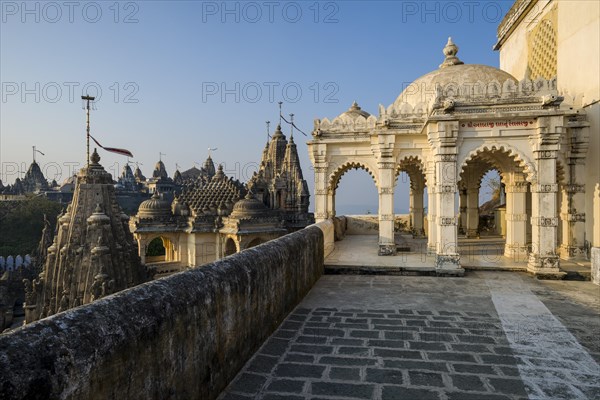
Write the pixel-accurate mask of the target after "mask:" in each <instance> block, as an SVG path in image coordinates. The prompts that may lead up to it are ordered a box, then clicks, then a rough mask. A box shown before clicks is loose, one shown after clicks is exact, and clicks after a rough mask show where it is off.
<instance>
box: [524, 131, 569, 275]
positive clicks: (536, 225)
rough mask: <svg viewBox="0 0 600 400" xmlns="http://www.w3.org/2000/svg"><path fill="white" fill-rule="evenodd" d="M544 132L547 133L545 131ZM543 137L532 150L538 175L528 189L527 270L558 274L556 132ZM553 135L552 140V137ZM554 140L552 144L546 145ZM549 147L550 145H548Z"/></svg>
mask: <svg viewBox="0 0 600 400" xmlns="http://www.w3.org/2000/svg"><path fill="white" fill-rule="evenodd" d="M544 136H546V135H544ZM547 136H549V137H548V138H546V137H544V139H545V141H544V142H542V143H543V144H544V145H541V146H538V148H537V149H536V150H535V151H534V157H535V162H536V172H537V179H536V183H534V184H533V185H532V190H531V208H532V209H531V212H532V216H531V242H532V243H531V253H530V254H529V261H528V264H527V270H528V271H529V272H531V273H533V274H534V275H536V276H540V277H544V278H560V277H562V276H564V273H563V272H561V271H560V269H559V266H560V262H559V258H558V256H557V254H556V240H557V233H558V232H557V227H558V210H557V191H558V184H557V182H556V153H557V150H558V135H547ZM553 136H556V137H553ZM552 139H554V140H552ZM552 141H554V142H555V143H556V144H555V146H551V145H548V144H547V143H548V142H552ZM548 147H550V148H549V149H548Z"/></svg>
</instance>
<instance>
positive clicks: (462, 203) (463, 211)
mask: <svg viewBox="0 0 600 400" xmlns="http://www.w3.org/2000/svg"><path fill="white" fill-rule="evenodd" d="M458 193H459V201H458V207H459V208H458V209H459V212H460V216H459V223H460V225H459V228H458V232H459V233H460V234H463V235H466V234H467V189H466V188H465V187H461V188H460V189H459V191H458Z"/></svg>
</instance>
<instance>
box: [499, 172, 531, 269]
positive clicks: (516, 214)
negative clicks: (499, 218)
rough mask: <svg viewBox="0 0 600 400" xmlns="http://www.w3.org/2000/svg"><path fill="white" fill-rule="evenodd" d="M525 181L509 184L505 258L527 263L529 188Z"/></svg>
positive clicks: (507, 188) (507, 187)
mask: <svg viewBox="0 0 600 400" xmlns="http://www.w3.org/2000/svg"><path fill="white" fill-rule="evenodd" d="M528 185H529V184H528V183H527V182H525V181H520V182H513V183H509V184H507V185H506V186H505V191H506V244H505V246H504V256H506V257H509V258H511V260H513V261H516V262H521V261H527V252H528V247H527V224H528V222H529V221H528V217H527V187H528Z"/></svg>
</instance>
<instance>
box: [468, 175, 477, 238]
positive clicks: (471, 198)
mask: <svg viewBox="0 0 600 400" xmlns="http://www.w3.org/2000/svg"><path fill="white" fill-rule="evenodd" d="M478 236H479V182H469V186H468V187H467V237H468V238H476V237H478Z"/></svg>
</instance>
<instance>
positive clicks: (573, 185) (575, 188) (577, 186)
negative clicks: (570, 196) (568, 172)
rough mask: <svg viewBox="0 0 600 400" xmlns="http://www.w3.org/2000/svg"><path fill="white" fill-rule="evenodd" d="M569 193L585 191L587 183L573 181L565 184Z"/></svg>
mask: <svg viewBox="0 0 600 400" xmlns="http://www.w3.org/2000/svg"><path fill="white" fill-rule="evenodd" d="M564 188H565V191H566V192H567V193H585V185H580V184H578V183H571V184H568V185H565V186H564Z"/></svg>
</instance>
